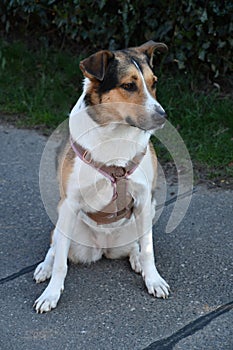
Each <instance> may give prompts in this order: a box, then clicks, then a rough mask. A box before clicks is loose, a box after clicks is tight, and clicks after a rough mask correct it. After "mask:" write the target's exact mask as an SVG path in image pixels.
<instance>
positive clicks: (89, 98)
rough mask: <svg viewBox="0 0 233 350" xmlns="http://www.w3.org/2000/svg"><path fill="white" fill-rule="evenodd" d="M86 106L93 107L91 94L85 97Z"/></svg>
mask: <svg viewBox="0 0 233 350" xmlns="http://www.w3.org/2000/svg"><path fill="white" fill-rule="evenodd" d="M84 101H85V105H86V106H87V107H88V106H93V103H92V101H91V94H88V93H87V94H86V95H85V97H84Z"/></svg>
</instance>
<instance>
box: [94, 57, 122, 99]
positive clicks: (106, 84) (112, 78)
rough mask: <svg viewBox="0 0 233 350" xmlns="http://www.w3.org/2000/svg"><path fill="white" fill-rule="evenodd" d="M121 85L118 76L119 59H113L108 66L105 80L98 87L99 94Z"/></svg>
mask: <svg viewBox="0 0 233 350" xmlns="http://www.w3.org/2000/svg"><path fill="white" fill-rule="evenodd" d="M118 85H119V77H118V61H117V60H116V59H115V60H111V61H110V62H109V65H108V67H107V70H106V73H105V76H104V80H103V81H102V82H101V83H100V85H99V88H98V93H99V96H101V95H102V94H104V93H105V92H108V91H110V90H112V89H115V88H116V87H117V86H118Z"/></svg>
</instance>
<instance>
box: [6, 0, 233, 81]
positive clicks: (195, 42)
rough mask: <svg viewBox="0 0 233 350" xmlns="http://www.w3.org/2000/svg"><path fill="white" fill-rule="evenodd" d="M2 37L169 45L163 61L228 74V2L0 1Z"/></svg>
mask: <svg viewBox="0 0 233 350" xmlns="http://www.w3.org/2000/svg"><path fill="white" fill-rule="evenodd" d="M0 8H1V33H2V34H3V36H4V37H7V36H8V37H12V36H14V35H13V34H14V33H17V35H21V36H24V37H25V36H26V35H27V36H30V37H32V38H34V39H38V38H39V39H40V40H42V41H44V42H45V43H47V44H50V43H51V42H53V41H55V42H56V43H59V41H60V44H62V45H64V44H67V43H71V42H72V43H75V44H76V45H78V47H79V48H81V49H83V48H85V49H86V50H89V51H95V50H96V49H100V48H109V49H118V48H122V47H127V46H129V45H130V46H134V45H138V44H141V43H143V42H145V41H146V40H149V39H153V40H155V41H162V42H165V43H166V44H167V45H168V46H169V54H168V56H167V60H168V61H170V62H171V61H173V62H176V63H177V64H178V67H179V68H180V69H182V68H185V67H187V66H191V67H193V68H195V69H197V68H198V69H201V70H203V71H204V72H212V73H213V74H214V75H215V76H217V75H219V74H225V73H227V72H228V71H230V69H231V68H232V67H231V58H232V52H231V48H232V46H233V35H232V34H233V21H232V17H231V14H232V10H233V2H232V1H230V0H228V1H227V0H226V1H224V0H221V1H218V0H207V1H206V0H199V1H195V0H180V1H177V0H168V1H162V0H157V1H155V0H144V1H141V0H134V1H133V0H116V1H107V0H96V1H93V0H69V1H56V0H34V1H32V0H2V1H1V5H0Z"/></svg>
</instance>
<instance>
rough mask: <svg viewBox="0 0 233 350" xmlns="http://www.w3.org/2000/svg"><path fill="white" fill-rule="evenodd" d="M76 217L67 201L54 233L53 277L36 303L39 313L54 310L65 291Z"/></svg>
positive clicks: (61, 208)
mask: <svg viewBox="0 0 233 350" xmlns="http://www.w3.org/2000/svg"><path fill="white" fill-rule="evenodd" d="M75 221H76V215H75V213H74V212H73V211H72V209H71V208H70V207H69V204H68V203H67V200H65V201H64V202H63V204H62V206H61V207H60V210H59V218H58V222H57V225H56V228H55V231H54V237H53V239H54V246H55V257H54V264H53V270H52V277H51V280H50V282H49V285H48V286H47V288H46V289H45V291H44V292H43V293H42V294H41V296H40V297H39V298H38V299H37V300H36V301H35V304H34V307H35V309H36V312H37V313H43V312H47V311H50V310H51V309H54V308H55V307H56V305H57V303H58V300H59V298H60V295H61V292H62V291H63V290H64V281H65V277H66V274H67V257H68V252H69V248H70V238H69V237H70V235H72V232H73V229H74V225H75Z"/></svg>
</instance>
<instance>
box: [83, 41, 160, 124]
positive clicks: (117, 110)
mask: <svg viewBox="0 0 233 350" xmlns="http://www.w3.org/2000/svg"><path fill="white" fill-rule="evenodd" d="M145 48H146V49H149V46H148V45H146V46H145ZM133 61H135V62H136V63H137V64H138V66H139V69H140V70H141V72H140V71H139V70H138V68H137V67H136V66H135V64H134V63H133ZM141 73H142V74H143V77H144V80H145V83H146V86H147V90H148V92H149V93H150V94H151V96H152V98H154V99H155V100H156V89H155V82H157V77H156V76H155V75H154V74H153V71H152V69H151V67H150V65H149V59H148V56H147V55H146V54H145V53H143V50H142V48H141V47H139V48H131V49H127V50H122V51H115V52H114V59H112V60H111V62H110V63H109V65H108V66H107V68H106V75H105V77H104V78H103V81H100V80H97V79H91V82H90V85H89V87H88V89H87V93H86V98H85V101H86V103H87V105H88V106H90V107H91V108H90V110H89V112H88V113H89V115H90V116H91V117H92V119H93V120H94V121H95V122H97V123H98V124H99V125H106V124H109V123H111V122H123V123H125V124H130V125H131V126H136V127H139V128H142V129H144V130H148V129H153V126H154V125H155V126H156V124H155V123H156V117H157V120H158V119H159V117H160V116H159V115H158V116H156V112H155V111H148V110H144V106H145V104H146V101H147V98H148V97H147V94H146V93H145V90H144V86H143V82H142V77H141ZM130 85H131V86H132V85H133V86H134V88H133V89H132V90H130V89H127V88H124V87H125V86H126V87H127V86H130ZM104 104H105V106H103V105H104ZM99 105H102V106H101V107H99ZM96 106H97V107H96ZM138 106H141V108H140V107H138ZM159 122H160V121H159ZM158 125H159V124H158Z"/></svg>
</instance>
